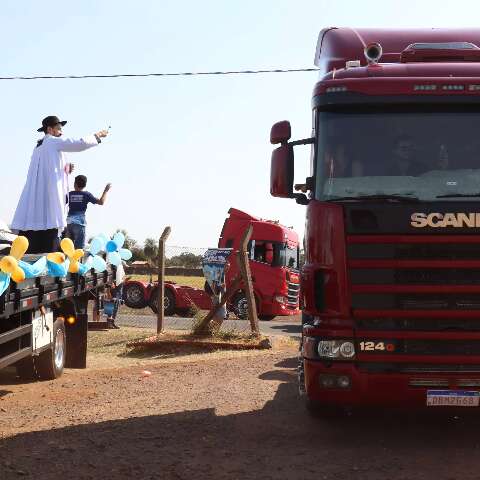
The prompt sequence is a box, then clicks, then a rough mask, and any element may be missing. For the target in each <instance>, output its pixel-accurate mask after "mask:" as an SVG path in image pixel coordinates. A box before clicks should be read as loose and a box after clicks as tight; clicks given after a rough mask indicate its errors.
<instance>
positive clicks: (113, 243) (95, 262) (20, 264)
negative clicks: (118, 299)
mask: <svg viewBox="0 0 480 480" xmlns="http://www.w3.org/2000/svg"><path fill="white" fill-rule="evenodd" d="M124 243H125V235H123V233H121V232H117V233H116V234H115V235H114V236H113V238H112V239H110V238H109V237H107V236H106V235H105V234H101V235H99V236H97V237H95V238H93V239H92V241H91V243H90V246H89V248H88V250H87V254H88V257H87V259H86V260H85V261H84V262H83V263H82V262H81V259H82V258H83V257H84V255H85V252H84V251H83V250H82V249H80V248H78V249H76V248H75V246H74V244H73V242H72V240H70V239H69V238H64V239H63V240H62V241H61V242H60V248H61V250H62V251H61V252H53V253H49V254H47V255H46V256H42V257H40V258H39V259H38V260H37V261H36V262H35V263H33V264H31V263H27V262H24V261H22V260H21V258H22V257H23V256H24V255H25V253H26V252H27V250H28V239H27V238H26V237H22V236H19V237H17V238H16V239H15V240H14V241H13V242H12V246H11V249H10V255H6V256H5V257H2V258H1V259H0V295H2V294H3V293H4V292H5V290H6V289H7V288H8V286H9V285H10V280H13V281H14V282H16V283H20V282H23V281H24V280H25V279H26V278H34V277H38V276H40V275H42V274H44V272H45V271H46V272H47V273H48V275H50V276H52V277H65V276H66V275H67V273H78V274H79V275H85V274H86V273H87V272H88V271H89V270H91V269H92V268H93V269H94V270H95V271H96V272H98V273H100V272H104V271H105V270H106V269H107V262H108V263H110V264H112V265H114V266H118V265H120V263H121V262H122V260H130V259H131V258H132V252H131V251H130V250H128V249H127V248H123V245H124ZM101 252H106V254H107V261H105V260H104V259H103V257H102V256H101V255H100V253H101Z"/></svg>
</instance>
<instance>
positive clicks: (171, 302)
mask: <svg viewBox="0 0 480 480" xmlns="http://www.w3.org/2000/svg"><path fill="white" fill-rule="evenodd" d="M149 305H150V308H151V309H152V310H153V313H157V312H158V288H154V289H153V290H152V293H151V294H150V302H149ZM175 309H176V306H175V295H174V293H173V292H171V291H170V289H168V288H166V289H165V293H164V296H163V311H164V313H165V315H167V316H168V317H170V316H172V315H173V314H174V313H175Z"/></svg>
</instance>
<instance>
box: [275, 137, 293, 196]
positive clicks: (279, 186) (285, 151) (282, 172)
mask: <svg viewBox="0 0 480 480" xmlns="http://www.w3.org/2000/svg"><path fill="white" fill-rule="evenodd" d="M293 168H294V167H293V147H292V146H291V145H289V144H288V143H284V144H282V145H281V146H280V147H278V148H276V149H275V150H274V151H273V152H272V163H271V167H270V194H271V195H272V196H273V197H281V198H294V196H295V195H294V193H293Z"/></svg>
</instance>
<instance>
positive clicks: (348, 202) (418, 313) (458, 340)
mask: <svg viewBox="0 0 480 480" xmlns="http://www.w3.org/2000/svg"><path fill="white" fill-rule="evenodd" d="M479 47H480V30H446V29H424V30H413V29H410V30H375V29H358V30H354V29H350V28H327V29H325V30H323V31H322V32H321V33H320V36H319V40H318V45H317V50H316V55H315V64H316V65H317V66H318V67H319V71H320V72H319V73H320V79H319V81H318V83H317V84H316V85H315V88H314V91H313V101H312V109H313V116H312V118H313V125H312V135H311V137H309V138H307V139H304V140H299V141H294V142H290V141H289V140H290V136H291V133H290V124H289V123H288V122H287V121H283V122H279V123H277V124H275V125H274V126H273V127H272V131H271V138H270V140H271V142H272V143H273V144H279V145H280V146H279V147H278V148H276V150H275V151H274V152H273V155H272V166H271V186H270V188H271V194H272V195H273V196H276V197H283V198H296V200H297V202H298V203H301V204H306V205H308V206H307V214H306V232H305V265H304V266H303V268H302V272H301V284H302V296H303V304H304V311H303V316H302V321H303V339H302V362H301V365H300V374H299V380H300V388H301V389H302V390H303V391H304V393H305V398H306V399H307V404H308V405H309V406H310V407H314V408H316V409H319V411H320V412H322V411H323V412H326V411H328V410H329V407H332V406H333V407H339V406H340V407H344V406H346V407H348V406H371V405H381V406H400V407H425V406H445V407H446V406H456V407H457V406H458V407H464V406H465V407H466V406H472V407H477V408H478V406H479V399H480V232H479V228H480V213H479V212H480V208H479V207H480V203H479V202H480V169H479V166H480V135H478V125H479V124H480V122H477V120H480V48H479ZM302 144H303V145H311V148H312V157H311V158H312V162H311V173H310V176H309V177H308V178H307V179H306V181H305V183H304V184H303V187H302V190H303V191H304V193H295V192H294V190H293V171H294V153H293V151H294V148H295V147H296V146H297V145H302Z"/></svg>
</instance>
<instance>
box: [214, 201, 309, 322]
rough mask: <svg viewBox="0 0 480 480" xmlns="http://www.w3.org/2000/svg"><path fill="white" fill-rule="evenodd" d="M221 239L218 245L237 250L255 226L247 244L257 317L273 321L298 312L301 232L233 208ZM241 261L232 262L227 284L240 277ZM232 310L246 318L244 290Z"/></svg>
mask: <svg viewBox="0 0 480 480" xmlns="http://www.w3.org/2000/svg"><path fill="white" fill-rule="evenodd" d="M228 213H229V216H228V217H227V218H226V220H225V223H224V224H223V228H222V231H221V233H220V239H219V241H218V247H219V248H233V250H234V251H238V249H239V247H240V241H241V238H242V235H243V233H244V232H245V230H246V229H247V228H248V226H249V225H252V227H253V231H252V236H251V239H250V242H249V244H248V253H249V256H250V270H251V273H252V283H253V289H254V293H255V300H256V304H257V311H258V318H259V319H260V320H272V319H273V318H274V317H276V316H280V315H283V316H285V315H297V314H298V313H299V312H300V310H299V291H300V277H299V262H300V251H299V244H298V235H297V233H296V232H295V231H294V230H292V229H291V228H288V227H285V226H283V225H281V224H280V223H279V222H277V221H273V220H264V219H261V218H257V217H254V216H252V215H249V214H248V213H245V212H242V211H241V210H237V209H236V208H230V210H228ZM238 273H239V271H238V264H237V262H236V260H235V259H232V260H231V261H230V269H229V270H228V272H227V275H226V286H227V288H228V285H229V284H230V283H231V281H232V280H233V278H234V277H235V276H237V275H238ZM231 309H232V310H233V311H234V313H235V315H236V316H237V317H239V318H247V300H246V297H245V294H244V292H243V291H242V290H240V291H239V292H238V294H237V295H235V296H234V297H233V299H232V303H231Z"/></svg>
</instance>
